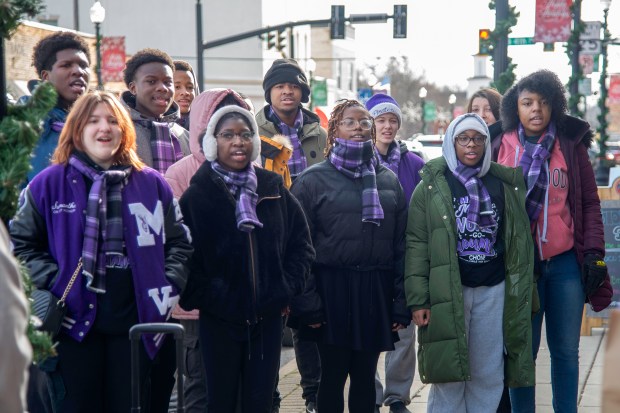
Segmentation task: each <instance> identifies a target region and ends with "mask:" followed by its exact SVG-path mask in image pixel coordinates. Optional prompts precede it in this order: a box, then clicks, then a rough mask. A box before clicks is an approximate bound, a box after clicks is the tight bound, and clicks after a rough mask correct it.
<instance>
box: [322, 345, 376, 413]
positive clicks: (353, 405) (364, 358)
mask: <svg viewBox="0 0 620 413" xmlns="http://www.w3.org/2000/svg"><path fill="white" fill-rule="evenodd" d="M318 347H319V354H320V355H321V381H320V383H319V392H318V395H317V410H318V411H319V412H321V413H342V412H343V411H344V386H345V382H346V381H347V377H349V379H350V381H349V412H350V413H373V412H374V409H375V372H376V371H377V361H378V360H379V354H380V353H379V352H374V351H356V350H352V349H350V348H346V347H338V346H332V345H329V344H323V343H319V344H318Z"/></svg>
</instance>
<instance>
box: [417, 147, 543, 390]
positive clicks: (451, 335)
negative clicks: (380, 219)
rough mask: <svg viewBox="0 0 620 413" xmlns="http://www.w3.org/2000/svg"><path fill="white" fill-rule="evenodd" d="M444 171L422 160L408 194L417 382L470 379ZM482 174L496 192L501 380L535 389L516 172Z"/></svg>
mask: <svg viewBox="0 0 620 413" xmlns="http://www.w3.org/2000/svg"><path fill="white" fill-rule="evenodd" d="M447 167H448V166H447V164H446V161H445V159H444V158H443V157H441V158H437V159H433V160H431V161H429V162H428V163H427V164H426V166H425V167H424V168H423V169H422V170H421V171H420V175H421V177H422V182H420V184H419V185H418V186H417V187H416V189H415V191H414V193H413V197H412V199H411V205H410V207H409V215H408V222H407V233H406V256H405V293H406V295H407V306H408V307H409V309H410V310H411V311H416V310H420V309H430V310H431V314H430V321H429V324H428V325H427V326H424V327H419V328H418V343H419V348H418V368H419V371H420V378H421V380H422V381H423V382H424V383H446V382H455V381H465V380H470V379H471V373H470V368H469V358H468V346H467V338H466V333H465V318H464V304H463V289H462V285H461V278H460V274H459V263H458V256H457V252H456V221H455V217H454V209H453V207H452V194H451V192H450V188H449V186H448V183H447V181H446V178H445V176H444V173H445V171H446V169H447ZM488 173H489V174H491V175H492V176H494V177H496V178H498V179H499V180H501V181H502V184H503V185H504V198H505V208H504V216H503V218H504V224H503V225H504V226H503V231H502V234H503V239H504V242H505V247H506V251H505V264H506V284H505V286H506V294H505V303H504V315H503V331H504V337H503V339H504V346H505V349H506V352H507V357H506V364H505V372H506V373H505V374H506V377H505V380H506V383H507V384H508V386H510V387H521V386H532V385H534V384H535V380H534V362H533V359H532V327H531V322H530V319H531V310H532V293H534V292H535V290H534V288H535V284H534V280H533V266H534V264H533V263H534V246H533V242H532V237H531V235H530V226H529V220H528V218H527V214H526V212H525V184H524V181H523V175H522V174H521V171H520V170H519V169H512V168H507V167H504V166H500V165H498V164H496V163H494V162H492V163H491V168H490V169H489V172H488ZM489 339H494V338H493V337H489ZM474 350H475V349H474Z"/></svg>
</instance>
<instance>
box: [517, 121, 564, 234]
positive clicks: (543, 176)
mask: <svg viewBox="0 0 620 413" xmlns="http://www.w3.org/2000/svg"><path fill="white" fill-rule="evenodd" d="M555 131H556V128H555V124H554V123H553V122H550V123H549V126H548V127H547V130H546V131H545V132H544V133H543V136H542V138H541V139H540V140H539V143H530V142H528V141H527V140H526V137H525V130H524V129H523V125H521V123H519V141H520V142H521V145H523V147H524V149H525V150H524V152H523V156H522V157H521V161H520V162H519V166H520V167H521V168H523V177H524V178H525V182H526V184H527V195H526V198H525V209H526V210H527V215H528V216H529V218H530V222H534V221H536V220H537V219H538V215H540V211H542V209H543V204H544V202H545V194H546V193H547V189H548V188H549V163H548V162H547V161H548V160H549V158H550V157H551V151H552V148H553V144H554V143H555Z"/></svg>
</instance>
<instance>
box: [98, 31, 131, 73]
mask: <svg viewBox="0 0 620 413" xmlns="http://www.w3.org/2000/svg"><path fill="white" fill-rule="evenodd" d="M123 69H125V36H115V37H104V38H103V39H102V41H101V78H102V79H103V81H104V82H122V81H123Z"/></svg>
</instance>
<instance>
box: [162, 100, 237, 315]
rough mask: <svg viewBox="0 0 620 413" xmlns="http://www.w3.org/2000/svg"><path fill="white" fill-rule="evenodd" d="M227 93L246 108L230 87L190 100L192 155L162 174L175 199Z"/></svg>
mask: <svg viewBox="0 0 620 413" xmlns="http://www.w3.org/2000/svg"><path fill="white" fill-rule="evenodd" d="M227 96H232V97H233V98H234V99H235V100H236V101H237V104H238V105H239V106H241V107H243V108H246V109H247V104H246V103H245V101H244V100H243V98H242V97H241V96H239V94H238V93H237V92H235V91H234V90H232V89H209V90H206V91H205V92H203V93H201V94H200V95H198V96H197V97H196V98H195V99H194V101H193V102H192V109H191V110H190V112H189V116H190V122H189V148H190V150H191V154H189V155H187V156H186V157H184V158H183V159H181V160H180V161H178V162H176V163H175V164H173V165H172V166H171V167H170V168H168V170H167V171H166V174H165V175H164V177H165V178H166V181H167V182H168V184H170V187H171V188H172V193H173V194H174V197H175V198H177V199H180V198H181V195H183V193H184V192H185V190H186V189H187V188H189V183H190V181H191V179H192V177H193V176H194V174H195V173H196V171H198V169H199V168H200V165H202V164H203V163H204V161H205V160H206V159H205V155H204V153H203V152H202V142H201V141H200V138H201V136H202V134H203V132H204V131H205V129H206V128H207V125H208V124H209V120H210V119H211V116H212V115H213V113H215V108H216V107H217V105H219V104H220V103H221V102H222V101H223V100H224V99H225V98H226V97H227ZM172 316H173V317H174V318H176V319H178V320H198V316H199V312H198V310H192V311H185V310H183V309H182V308H181V307H180V306H178V305H177V306H176V307H175V308H174V310H173V311H172Z"/></svg>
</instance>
